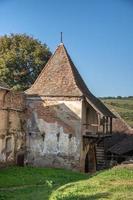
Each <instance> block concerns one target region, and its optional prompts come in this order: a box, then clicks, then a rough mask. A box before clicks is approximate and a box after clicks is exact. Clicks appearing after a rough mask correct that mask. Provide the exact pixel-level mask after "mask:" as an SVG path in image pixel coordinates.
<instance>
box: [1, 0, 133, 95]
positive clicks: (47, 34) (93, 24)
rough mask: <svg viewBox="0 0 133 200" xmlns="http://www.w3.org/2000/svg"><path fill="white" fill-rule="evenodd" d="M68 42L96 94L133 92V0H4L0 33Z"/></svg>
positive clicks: (53, 45)
mask: <svg viewBox="0 0 133 200" xmlns="http://www.w3.org/2000/svg"><path fill="white" fill-rule="evenodd" d="M61 31H62V32H63V41H64V44H65V46H66V48H67V50H68V52H69V54H70V55H71V57H72V60H73V61H74V63H75V65H76V67H77V68H78V70H79V72H80V74H81V75H82V77H83V78H84V80H85V82H86V83H87V85H88V87H89V89H90V90H91V91H92V92H93V93H94V94H95V95H96V96H118V95H121V96H129V95H133V1H132V0H0V35H4V34H10V33H27V34H29V35H32V36H33V37H35V38H38V39H39V40H40V41H42V42H45V43H46V44H47V45H48V46H49V48H50V49H51V51H52V52H53V51H54V50H55V48H56V46H57V45H58V44H59V42H60V32H61Z"/></svg>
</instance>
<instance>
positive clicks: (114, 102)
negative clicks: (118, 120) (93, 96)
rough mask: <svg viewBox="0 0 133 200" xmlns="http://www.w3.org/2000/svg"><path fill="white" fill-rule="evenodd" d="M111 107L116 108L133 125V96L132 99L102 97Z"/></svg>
mask: <svg viewBox="0 0 133 200" xmlns="http://www.w3.org/2000/svg"><path fill="white" fill-rule="evenodd" d="M101 100H102V101H103V103H105V105H106V106H107V107H109V108H110V109H114V110H116V111H117V112H118V113H119V114H120V116H121V117H122V118H123V119H124V120H125V121H126V122H127V123H128V124H129V125H130V126H131V127H133V98H131V99H101Z"/></svg>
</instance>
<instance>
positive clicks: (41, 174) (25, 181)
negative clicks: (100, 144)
mask: <svg viewBox="0 0 133 200" xmlns="http://www.w3.org/2000/svg"><path fill="white" fill-rule="evenodd" d="M8 199H9V200H97V199H99V200H102V199H108V200H125V199H126V200H131V199H133V168H132V167H131V168H122V167H119V168H113V169H111V170H106V171H102V172H99V173H96V174H93V175H88V174H82V173H76V172H71V171H68V170H62V169H43V168H31V167H26V168H18V167H12V168H6V169H1V170H0V200H8Z"/></svg>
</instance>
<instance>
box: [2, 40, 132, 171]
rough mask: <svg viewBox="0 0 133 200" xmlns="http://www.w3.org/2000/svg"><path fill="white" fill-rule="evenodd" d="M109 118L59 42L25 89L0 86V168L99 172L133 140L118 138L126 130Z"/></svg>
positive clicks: (121, 136) (124, 152) (111, 114)
mask: <svg viewBox="0 0 133 200" xmlns="http://www.w3.org/2000/svg"><path fill="white" fill-rule="evenodd" d="M115 116H116V115H114V114H113V113H112V112H111V111H110V110H109V109H108V108H107V107H106V106H105V105H104V104H103V103H102V102H101V101H100V100H99V99H97V98H96V97H95V96H94V95H93V94H92V93H91V92H90V90H89V89H88V88H87V86H86V84H85V83H84V81H83V79H82V78H81V76H80V74H79V72H78V71H77V69H76V67H75V66H74V64H73V62H72V60H71V58H70V56H69V54H68V53H67V50H66V48H65V46H64V44H62V43H61V44H60V45H59V46H58V47H57V49H56V51H55V53H54V54H53V55H52V57H51V58H50V60H49V61H48V63H47V64H46V66H45V67H44V69H43V70H42V72H41V73H40V75H39V76H38V78H37V79H36V81H35V83H34V84H33V85H32V86H31V88H29V89H28V90H27V91H25V92H24V93H14V92H12V91H11V90H10V89H9V88H8V87H7V86H6V85H5V84H3V83H1V84H0V119H1V120H0V166H1V165H3V164H7V163H8V164H10V163H11V164H18V165H24V164H25V165H32V166H42V167H57V168H67V169H72V170H78V171H83V172H89V171H96V170H99V169H103V168H105V167H107V166H109V165H110V163H111V161H112V158H113V159H114V160H116V159H115V157H116V155H117V159H119V158H120V156H121V158H122V159H123V155H124V156H127V155H126V154H128V152H129V153H130V154H132V151H133V149H132V141H130V140H131V139H132V138H133V137H129V136H128V137H127V135H126V137H125V135H124V134H125V133H127V134H128V135H129V134H132V133H133V132H132V130H130V128H129V127H128V125H127V124H126V123H125V122H124V121H123V120H122V119H121V118H120V117H119V116H118V117H117V118H116V117H115ZM112 133H113V134H112ZM117 143H118V144H117ZM127 145H128V148H127ZM121 146H122V147H124V148H121ZM127 150H128V151H127ZM108 155H109V158H108ZM112 155H113V157H112ZM119 155H120V156H119Z"/></svg>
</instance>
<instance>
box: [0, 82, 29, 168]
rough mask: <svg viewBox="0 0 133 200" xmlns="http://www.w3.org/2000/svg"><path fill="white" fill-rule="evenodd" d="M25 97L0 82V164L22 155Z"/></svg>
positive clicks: (14, 159) (11, 161) (13, 161)
mask: <svg viewBox="0 0 133 200" xmlns="http://www.w3.org/2000/svg"><path fill="white" fill-rule="evenodd" d="M24 109H25V97H24V94H22V93H13V92H12V91H10V89H9V88H8V87H7V86H6V85H5V84H3V83H1V84H0V119H1V120H0V165H4V164H5V163H15V162H19V161H18V160H19V159H20V155H24V150H25V132H24V123H25V121H24Z"/></svg>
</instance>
